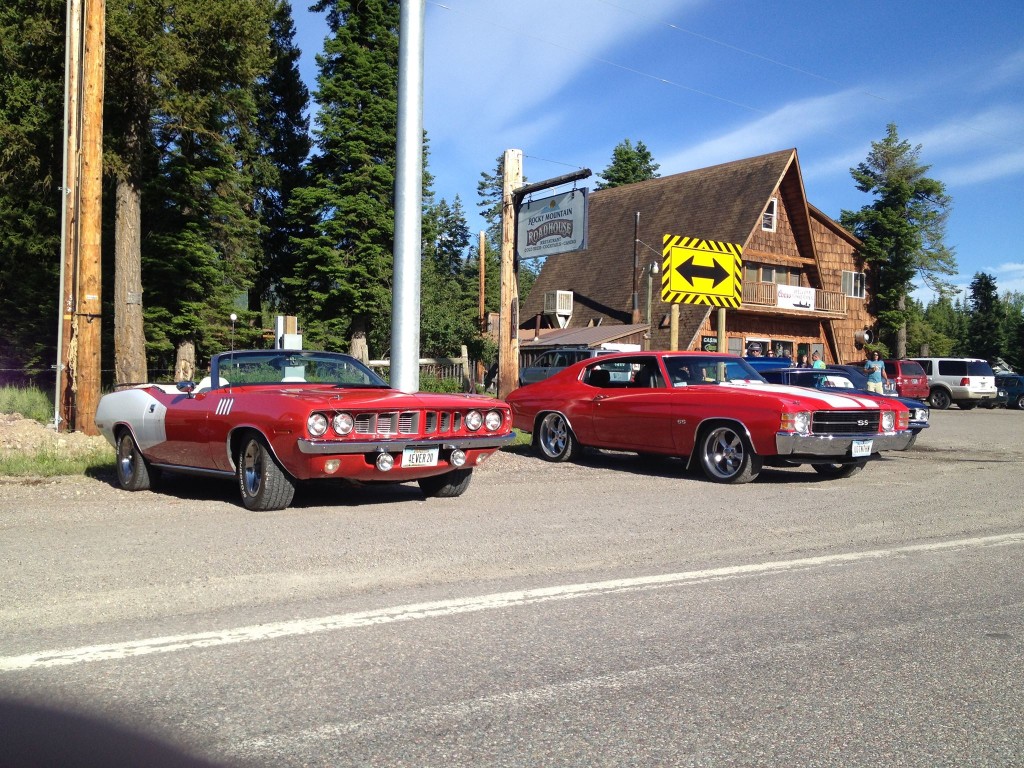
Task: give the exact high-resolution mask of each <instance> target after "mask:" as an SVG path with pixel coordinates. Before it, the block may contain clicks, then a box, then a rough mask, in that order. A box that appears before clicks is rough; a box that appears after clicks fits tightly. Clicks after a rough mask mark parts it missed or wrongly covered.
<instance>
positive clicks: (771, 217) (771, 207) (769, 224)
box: [761, 197, 778, 282]
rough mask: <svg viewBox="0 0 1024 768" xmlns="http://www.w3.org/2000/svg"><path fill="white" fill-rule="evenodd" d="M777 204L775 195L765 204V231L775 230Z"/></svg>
mask: <svg viewBox="0 0 1024 768" xmlns="http://www.w3.org/2000/svg"><path fill="white" fill-rule="evenodd" d="M777 205H778V201H777V200H776V198H774V197H773V198H772V199H771V200H769V201H768V205H767V206H765V209H764V213H762V214H761V229H763V230H764V231H765V232H774V231H775V219H776V216H775V207H776V206H777ZM769 282H770V281H769Z"/></svg>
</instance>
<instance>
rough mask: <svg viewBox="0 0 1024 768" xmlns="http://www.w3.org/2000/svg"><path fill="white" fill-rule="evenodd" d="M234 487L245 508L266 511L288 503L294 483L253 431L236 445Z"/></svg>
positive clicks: (279, 507)
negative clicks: (236, 477)
mask: <svg viewBox="0 0 1024 768" xmlns="http://www.w3.org/2000/svg"><path fill="white" fill-rule="evenodd" d="M236 464H237V466H238V487H239V489H240V490H241V492H242V504H243V505H245V508H246V509H251V510H253V511H256V512H267V511H270V510H274V509H284V508H285V507H287V506H288V505H289V504H291V503H292V498H293V497H294V496H295V485H294V483H292V480H291V478H290V477H288V475H287V474H285V471H284V470H283V469H281V467H280V466H279V465H278V463H277V460H276V459H275V458H274V456H273V454H271V452H270V448H269V447H267V444H266V443H265V442H263V438H261V437H259V436H257V435H253V434H250V435H247V436H246V437H245V439H244V440H243V441H242V445H241V447H240V448H239V449H238V460H237V462H236Z"/></svg>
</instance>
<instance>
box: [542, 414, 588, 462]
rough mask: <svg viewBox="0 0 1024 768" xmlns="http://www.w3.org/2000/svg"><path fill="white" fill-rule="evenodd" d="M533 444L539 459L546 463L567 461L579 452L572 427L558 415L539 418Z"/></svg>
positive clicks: (545, 415)
mask: <svg viewBox="0 0 1024 768" xmlns="http://www.w3.org/2000/svg"><path fill="white" fill-rule="evenodd" d="M533 444H534V447H535V448H536V449H537V452H538V453H539V454H540V457H541V458H542V459H546V460H547V461H569V460H570V459H573V458H575V457H576V456H578V455H579V453H580V451H581V448H580V443H579V440H577V439H576V435H574V434H573V433H572V427H570V426H569V422H568V421H566V420H565V416H563V415H562V414H560V413H547V414H544V416H542V417H541V419H540V422H539V423H538V424H537V428H536V430H534V433H533Z"/></svg>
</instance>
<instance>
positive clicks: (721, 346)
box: [718, 307, 729, 352]
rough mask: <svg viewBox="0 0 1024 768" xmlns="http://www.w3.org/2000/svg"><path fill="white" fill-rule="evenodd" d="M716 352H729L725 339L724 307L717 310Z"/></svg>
mask: <svg viewBox="0 0 1024 768" xmlns="http://www.w3.org/2000/svg"><path fill="white" fill-rule="evenodd" d="M718 351H719V352H728V351H729V342H728V341H727V340H726V338H725V307H719V308H718Z"/></svg>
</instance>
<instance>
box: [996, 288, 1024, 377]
mask: <svg viewBox="0 0 1024 768" xmlns="http://www.w3.org/2000/svg"><path fill="white" fill-rule="evenodd" d="M1000 303H1001V304H1002V305H1003V339H1004V345H1003V352H1002V354H1001V355H1000V357H1002V358H1003V359H1004V360H1005V361H1006V362H1007V363H1009V364H1010V365H1011V366H1013V368H1014V370H1016V369H1018V368H1021V367H1024V349H1022V348H1021V345H1020V343H1019V338H1020V335H1021V333H1022V331H1024V329H1022V328H1021V326H1022V325H1024V293H1022V292H1020V291H1007V292H1006V293H1004V294H1003V295H1002V296H1001V297H1000Z"/></svg>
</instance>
